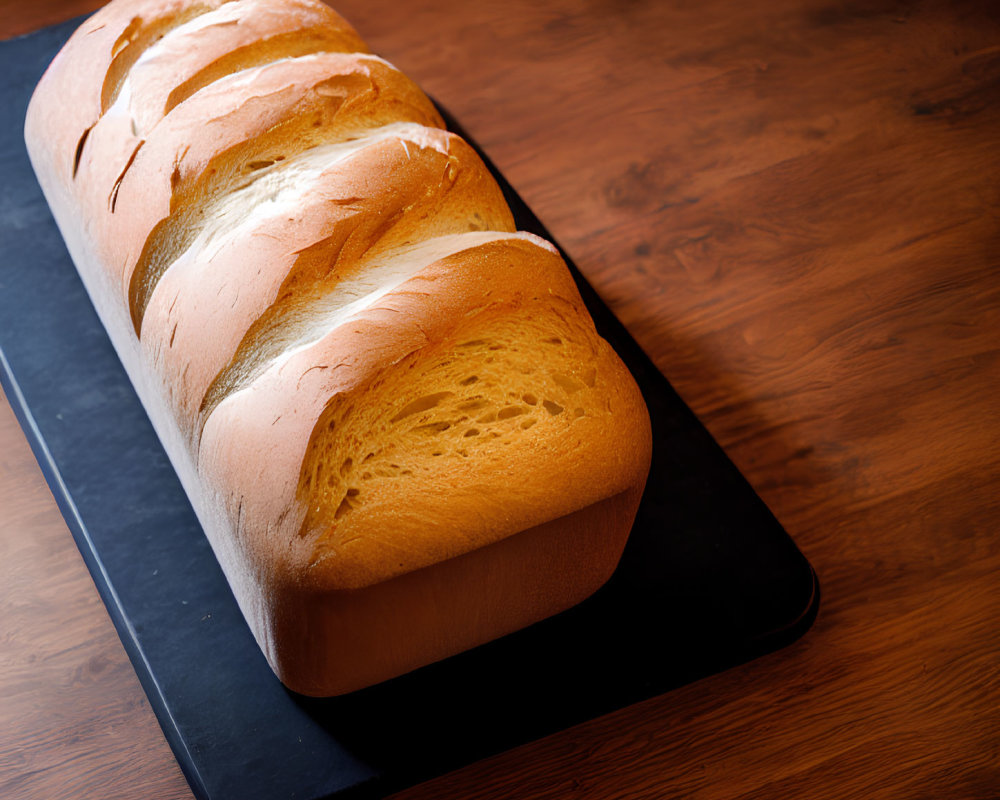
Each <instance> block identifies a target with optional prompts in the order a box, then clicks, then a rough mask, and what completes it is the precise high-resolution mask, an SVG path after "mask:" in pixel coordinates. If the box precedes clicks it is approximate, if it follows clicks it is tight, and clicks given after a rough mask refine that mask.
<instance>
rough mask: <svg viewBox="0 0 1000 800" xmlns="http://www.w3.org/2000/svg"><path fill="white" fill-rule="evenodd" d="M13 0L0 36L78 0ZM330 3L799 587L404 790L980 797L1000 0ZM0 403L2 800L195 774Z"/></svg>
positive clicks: (996, 788)
mask: <svg viewBox="0 0 1000 800" xmlns="http://www.w3.org/2000/svg"><path fill="white" fill-rule="evenodd" d="M25 5H27V4H22V5H17V6H10V7H9V10H8V9H7V8H5V9H4V12H3V14H2V15H0V19H2V23H0V25H2V28H0V31H2V32H3V33H6V34H11V33H15V32H21V31H23V30H26V29H30V28H31V27H33V26H35V25H37V24H39V23H41V22H49V21H54V20H55V19H57V18H65V17H69V16H72V15H73V14H75V13H80V11H82V10H84V8H85V7H86V6H87V5H88V3H87V2H86V0H84V2H82V3H80V4H77V5H73V4H72V3H69V2H60V0H46V2H45V3H36V4H33V5H32V6H31V9H30V10H28V9H26V8H24V6H25ZM91 5H92V4H91ZM337 8H338V10H340V11H341V12H342V13H343V14H344V15H345V16H347V17H348V18H349V19H350V20H352V22H354V24H355V25H356V26H357V27H358V29H359V30H360V31H361V32H362V34H363V35H364V36H365V38H366V39H367V40H368V41H369V43H370V44H371V45H372V47H373V49H374V50H375V51H377V52H380V53H382V54H384V55H386V56H387V57H388V58H389V59H390V60H392V61H394V62H395V63H397V64H398V65H399V66H400V67H401V68H403V69H404V70H406V71H407V72H408V73H409V74H411V75H412V76H413V77H415V78H416V79H417V80H418V81H419V82H420V83H421V84H422V85H423V86H424V87H425V89H427V90H428V91H429V92H430V93H432V94H433V95H434V96H436V97H437V98H438V99H439V100H440V101H441V102H443V103H444V104H445V105H446V106H447V107H448V108H449V109H451V110H452V111H453V112H454V113H455V115H456V116H457V117H458V118H459V119H461V120H462V122H463V124H465V125H466V126H467V127H468V128H469V130H470V132H471V133H472V135H473V136H475V137H476V138H477V139H478V140H479V141H480V143H481V144H483V146H484V147H485V148H486V150H487V151H488V152H489V153H490V154H491V156H492V157H493V159H494V160H495V161H496V162H497V164H498V166H499V167H500V168H501V169H502V170H503V171H504V172H505V173H506V174H507V176H508V177H509V178H510V180H511V182H512V183H513V184H514V185H515V186H516V187H517V188H518V190H519V191H520V192H521V193H522V195H523V196H524V197H525V199H526V200H527V201H528V203H529V204H530V205H531V206H532V207H533V208H534V209H535V211H536V212H537V213H538V214H539V216H540V217H541V218H542V220H543V221H544V222H545V223H546V224H547V225H548V226H549V228H550V229H551V230H552V231H553V233H554V235H555V236H556V237H557V238H558V239H559V240H560V241H561V242H562V244H563V245H564V246H566V247H567V249H568V250H569V251H570V252H571V253H572V254H573V256H574V259H575V260H576V261H577V263H578V264H579V266H580V268H581V269H582V270H583V271H584V272H585V273H586V274H587V276H588V277H589V278H590V279H591V281H592V282H593V283H594V284H595V286H596V287H597V288H598V289H599V291H600V292H601V293H602V295H603V296H604V297H605V298H606V299H607V300H608V302H609V303H610V304H611V305H612V307H613V308H614V310H615V311H616V313H617V314H618V315H619V317H620V318H621V319H622V320H623V321H624V322H625V324H626V325H627V326H628V327H629V329H630V330H631V331H632V333H633V334H634V335H635V336H636V338H637V339H638V340H639V341H640V343H641V344H642V345H643V346H644V347H645V348H646V350H647V352H649V353H650V354H651V356H652V357H653V359H654V360H655V361H656V363H657V364H658V365H659V366H660V367H661V368H662V369H663V371H664V372H665V373H666V374H667V376H668V377H669V378H670V379H671V381H672V382H673V383H674V385H675V386H676V387H677V388H678V390H679V391H680V392H681V394H682V395H683V396H684V398H685V399H686V400H687V402H688V403H689V404H690V405H691V406H692V408H694V410H695V411H696V412H697V413H698V414H699V416H700V417H701V419H702V420H703V421H705V422H706V424H707V425H708V426H709V428H710V429H711V430H712V432H713V434H714V435H715V436H716V437H717V438H718V440H719V441H720V443H721V444H722V445H723V447H725V449H726V450H727V452H728V453H729V454H730V456H731V457H732V458H733V459H734V460H735V461H736V463H737V465H738V466H739V467H740V468H741V469H742V470H743V472H744V474H745V475H746V476H747V477H748V479H749V480H750V482H751V483H752V484H753V485H754V487H755V488H756V489H757V491H758V492H759V493H760V494H761V495H762V497H763V498H764V499H765V501H766V502H767V503H768V504H769V505H770V506H771V508H772V509H773V510H774V511H775V513H776V515H777V516H778V518H779V519H780V520H781V521H782V522H783V524H784V525H785V527H786V528H787V529H788V530H789V532H790V533H791V534H792V535H793V536H794V538H795V539H796V541H797V542H798V543H799V545H800V546H801V548H802V549H803V550H804V552H805V553H806V555H807V556H808V557H809V558H810V560H811V561H812V563H813V564H814V566H815V567H816V568H817V570H818V572H819V574H820V578H821V580H822V583H823V591H824V601H823V607H822V609H821V613H820V616H819V619H818V620H817V622H816V625H815V627H814V628H813V630H812V631H811V632H810V633H809V634H808V635H807V636H806V638H804V639H803V640H801V641H800V642H798V643H796V644H795V645H793V646H791V647H789V648H787V649H785V650H783V651H781V652H779V653H776V654H773V655H771V656H768V657H765V658H763V659H759V660H758V661H756V662H754V663H752V664H749V665H747V666H745V667H741V668H738V669H734V670H731V671H729V672H727V673H725V674H723V675H718V676H715V677H712V678H710V679H707V680H704V681H700V682H699V683H697V684H695V685H692V686H689V687H686V688H684V689H681V690H679V691H676V692H672V693H670V694H668V695H665V696H663V697H660V698H655V699H653V700H649V701H647V702H645V703H642V704H640V705H638V706H635V707H632V708H629V709H625V710H623V711H620V712H618V713H616V714H612V715H610V716H608V717H604V718H602V719H599V720H595V721H592V722H590V723H587V724H584V725H581V726H578V727H576V728H573V729H571V730H569V731H565V732H563V733H561V734H558V735H555V736H552V737H550V738H548V739H546V740H544V741H541V742H538V743H535V744H531V745H527V746H525V747H522V748H519V749H518V750H515V751H512V752H510V753H506V754H503V755H501V756H498V757H496V758H493V759H489V760H487V761H484V762H482V763H480V764H476V765H473V766H471V767H468V768H466V769H464V770H462V771H460V772H457V773H455V774H452V775H449V776H445V777H443V778H441V779H438V780H436V781H433V782H431V783H428V784H426V785H424V786H421V787H417V788H415V789H412V790H410V791H408V792H404V793H403V794H402V795H400V797H405V798H408V800H409V799H412V800H416V799H417V798H432V797H433V798H444V797H449V798H451V797H454V798H491V799H493V800H495V799H497V798H557V797H558V798H566V797H573V798H594V799H595V800H596V799H597V798H602V799H603V798H663V797H690V798H698V797H705V798H709V797H711V798H723V799H725V798H786V797H809V798H843V797H879V798H942V797H947V798H983V800H986V799H987V798H995V797H997V796H1000V625H998V622H997V621H998V619H1000V535H998V533H1000V532H998V527H1000V454H998V448H997V444H998V442H1000V399H998V397H1000V157H998V152H1000V12H998V9H997V6H996V4H994V3H989V2H971V0H970V1H969V2H951V3H947V2H934V1H932V0H927V1H926V2H917V3H913V2H894V1H892V0H871V1H870V2H861V0H841V1H840V2H837V1H836V0H781V2H772V3H767V4H740V3H734V2H723V0H699V1H698V2H688V1H687V0H676V2H671V3H669V4H667V3H660V2H656V1H655V0H629V2H610V0H586V2H578V1H577V0H549V1H548V2H546V3H544V4H533V3H528V2H514V3H512V2H503V3H501V2H489V3H476V4H470V3H461V2H458V0H438V2H430V0H414V1H413V2H411V3H408V4H407V6H406V8H405V11H403V10H401V9H400V10H394V6H393V4H391V3H389V2H387V1H386V0H364V2H363V1H362V0H344V2H339V3H338V4H337ZM22 9H23V10H22ZM4 413H5V416H3V417H0V635H2V637H3V642H4V645H3V650H2V651H0V731H3V732H4V733H3V734H2V735H0V795H2V796H4V797H7V796H11V797H17V798H43V797H44V798H51V797H82V796H100V797H114V796H122V797H124V796H130V797H135V796H148V797H158V798H173V797H178V798H179V797H189V796H190V793H189V791H188V790H187V788H186V787H185V785H184V783H183V779H182V777H181V775H180V772H179V770H178V768H177V766H176V764H175V763H174V762H173V760H172V758H171V755H170V753H169V750H168V748H167V747H166V744H165V743H164V741H163V738H162V735H161V734H160V732H159V729H158V728H157V726H156V722H155V719H154V717H153V715H152V713H151V712H150V710H149V708H148V705H146V703H145V700H144V699H143V696H142V693H141V690H140V689H139V686H138V682H137V681H136V679H135V677H134V675H133V674H132V672H131V670H130V668H129V666H128V662H127V660H126V658H125V656H124V653H123V652H122V649H121V646H120V644H119V643H118V642H117V640H116V637H115V634H114V631H113V628H112V626H111V624H110V622H109V621H108V619H107V616H106V614H105V613H104V611H103V609H102V607H101V606H100V603H99V601H98V600H97V596H96V592H95V590H94V588H93V586H92V584H91V583H90V580H89V577H88V576H87V574H86V571H85V569H84V567H83V565H82V561H81V560H80V558H79V556H78V554H77V553H76V550H75V547H74V545H73V543H72V540H71V538H70V536H69V534H68V532H67V531H66V529H65V526H64V525H63V523H62V522H61V520H60V519H59V516H58V513H57V512H56V510H55V506H54V504H53V502H52V499H51V497H50V496H49V495H48V493H47V490H46V489H45V486H44V483H43V481H42V479H41V476H40V474H39V472H38V470H37V467H35V466H34V464H33V462H32V460H31V457H30V453H29V452H28V450H27V447H26V445H25V444H24V441H23V437H21V435H20V434H19V432H18V431H17V430H16V427H15V425H14V424H13V422H12V421H11V417H10V414H9V411H7V410H6V409H4ZM116 792H117V793H118V794H116Z"/></svg>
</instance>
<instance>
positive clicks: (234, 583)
mask: <svg viewBox="0 0 1000 800" xmlns="http://www.w3.org/2000/svg"><path fill="white" fill-rule="evenodd" d="M25 135H26V140H27V144H28V149H29V153H30V156H31V161H32V164H33V165H34V168H35V172H36V174H37V176H38V179H39V182H40V183H41V185H42V188H43V190H44V192H45V195H46V197H47V199H48V202H49V205H50V207H51V208H52V211H53V213H54V216H55V218H56V220H57V222H58V224H59V227H60V230H61V231H62V234H63V236H64V238H65V240H66V243H67V245H68V248H69V251H70V253H71V255H72V257H73V260H74V262H75V263H76V265H77V268H78V270H79V272H80V274H81V276H82V278H83V281H84V284H85V285H86V287H87V290H88V292H89V294H90V297H91V298H92V300H93V302H94V305H95V307H96V308H97V310H98V313H99V314H100V317H101V319H102V321H103V323H104V325H105V327H106V328H107V330H108V333H109V335H110V337H111V340H112V341H113V343H114V345H115V348H116V350H117V351H118V354H119V356H120V357H121V360H122V362H123V364H124V366H125V368H126V370H127V372H128V374H129V377H130V378H131V380H132V382H133V384H134V385H135V387H136V390H137V392H138V394H139V397H140V398H141V400H142V402H143V404H144V405H145V407H146V410H147V411H148V413H149V415H150V418H151V419H152V421H153V424H154V426H155V428H156V430H157V433H158V435H159V436H160V438H161V440H162V442H163V444H164V447H165V449H166V451H167V453H168V455H169V456H170V459H171V461H172V463H173V465H174V466H175V468H176V470H177V472H178V474H179V476H180V478H181V481H182V483H183V485H184V488H185V490H186V492H187V493H188V495H189V497H190V499H191V502H192V504H193V506H194V508H195V511H196V512H197V514H198V517H199V519H200V521H201V523H202V524H203V526H204V528H205V532H206V534H207V536H208V538H209V540H210V542H211V544H212V548H213V550H214V552H215V553H216V556H217V557H218V559H219V562H220V564H221V565H222V568H223V570H224V572H225V574H226V577H227V579H228V580H229V583H230V585H231V587H232V589H233V592H234V594H235V596H236V598H237V600H238V602H239V604H240V607H241V609H242V611H243V613H244V614H245V616H246V618H247V621H248V623H249V625H250V627H251V629H252V630H253V632H254V635H255V636H256V638H257V641H258V642H259V644H260V646H261V649H262V650H263V652H264V654H265V655H266V657H267V659H268V661H269V662H270V664H271V666H272V667H273V669H274V671H275V672H276V674H277V675H278V677H279V678H280V679H281V680H282V681H283V682H284V683H285V684H286V685H287V686H288V687H290V688H291V689H293V690H295V691H297V692H301V693H305V694H309V695H331V694H340V693H344V692H349V691H352V690H355V689H358V688H361V687H364V686H368V685H371V684H373V683H377V682H379V681H383V680H386V679H388V678H391V677H393V676H396V675H399V674H402V673H404V672H406V671H408V670H411V669H414V668H417V667H419V666H422V665H425V664H428V663H431V662H433V661H436V660H438V659H441V658H444V657H446V656H449V655H451V654H454V653H457V652H460V651H462V650H464V649H467V648H470V647H474V646H476V645H478V644H481V643H483V642H486V641H489V640H491V639H494V638H496V637H498V636H502V635H504V634H506V633H509V632H512V631H514V630H517V629H519V628H522V627H524V626H526V625H530V624H532V623H534V622H536V621H538V620H540V619H543V618H545V617H547V616H549V615H552V614H555V613H557V612H559V611H561V610H563V609H566V608H568V607H570V606H571V605H573V604H575V603H578V602H579V601H581V600H582V599H584V598H586V597H587V596H588V595H590V594H591V593H593V592H594V591H595V590H596V589H597V588H598V587H600V586H601V584H602V583H603V582H604V581H606V580H607V578H608V577H609V576H610V574H611V573H612V571H613V570H614V568H615V566H616V564H617V561H618V558H619V556H620V554H621V551H622V548H623V547H624V544H625V541H626V539H627V536H628V532H629V529H630V527H631V524H632V521H633V518H634V516H635V513H636V509H637V506H638V503H639V498H640V495H641V493H642V490H643V486H644V483H645V480H646V474H647V471H648V468H649V460H650V431H649V419H648V415H647V412H646V408H645V405H644V404H643V401H642V398H641V396H640V393H639V391H638V389H637V387H636V385H635V383H634V381H633V380H632V377H631V375H630V374H629V372H628V371H627V370H626V369H625V367H624V366H623V365H622V363H621V362H620V360H619V359H618V357H617V356H616V355H615V353H614V352H613V351H612V350H611V348H610V347H609V346H608V345H607V343H606V342H604V341H603V340H602V339H601V338H600V337H599V336H598V335H597V333H596V331H595V329H594V325H593V322H592V321H591V319H590V317H589V315H588V314H587V312H586V310H585V308H584V306H583V304H582V302H581V299H580V296H579V294H578V292H577V290H576V288H575V285H574V283H573V280H572V277H571V276H570V274H569V272H568V270H567V268H566V265H565V263H564V262H563V261H562V260H561V259H560V257H559V255H558V253H557V251H556V249H555V248H554V247H553V246H552V245H550V244H549V243H547V242H545V241H542V240H541V239H539V238H537V237H535V236H533V235H531V234H528V233H520V232H517V231H516V230H515V225H514V221H513V219H512V216H511V212H510V210H509V208H508V207H507V205H506V203H505V201H504V199H503V196H502V194H501V192H500V190H499V188H498V187H497V185H496V183H495V181H494V180H493V179H492V177H491V175H490V174H489V172H488V171H487V169H486V168H485V167H484V165H483V163H482V162H481V160H480V159H479V158H478V156H477V155H476V153H475V152H474V151H473V150H472V148H471V147H469V145H467V144H466V143H465V142H463V141H462V140H461V139H460V138H458V137H456V136H455V135H453V134H451V133H448V132H447V131H446V130H444V126H443V124H442V121H441V118H440V116H439V114H438V112H437V110H436V109H435V107H434V105H433V104H432V103H431V102H430V101H429V100H428V99H427V98H426V97H425V96H424V95H423V94H422V93H421V91H420V90H419V89H418V88H417V87H416V86H415V85H414V84H413V83H412V82H411V81H410V80H408V79H407V78H406V77H405V76H403V75H402V74H400V73H399V72H398V71H397V70H396V69H395V68H393V67H392V66H391V65H390V64H388V63H387V62H386V61H384V60H382V59H380V58H378V57H376V56H373V55H370V54H368V53H367V50H366V47H365V45H364V43H363V42H362V41H361V40H360V39H359V38H358V36H357V34H356V33H355V32H354V31H353V30H352V29H351V27H350V26H349V25H348V24H347V23H345V22H344V20H343V19H341V18H340V17H339V16H337V15H336V14H335V13H333V12H332V11H331V10H330V9H329V8H327V7H326V6H325V5H323V4H322V3H319V2H314V0H240V2H226V0H114V2H112V3H111V4H110V5H108V6H107V7H105V8H104V9H102V10H101V11H99V12H98V13H96V14H95V15H94V16H92V17H91V18H90V19H88V20H87V21H86V22H84V23H83V25H82V27H81V28H80V29H79V30H78V31H77V32H76V33H75V34H74V35H73V37H72V38H71V39H70V40H69V42H68V43H67V44H66V46H65V47H64V48H63V50H62V51H61V52H60V53H59V55H58V56H57V57H56V59H55V61H54V62H53V63H52V65H51V66H50V67H49V69H48V71H47V72H46V73H45V75H44V77H43V78H42V80H41V82H40V84H39V86H38V88H37V90H36V91H35V94H34V97H33V99H32V101H31V105H30V108H29V111H28V117H27V123H26V132H25Z"/></svg>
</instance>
